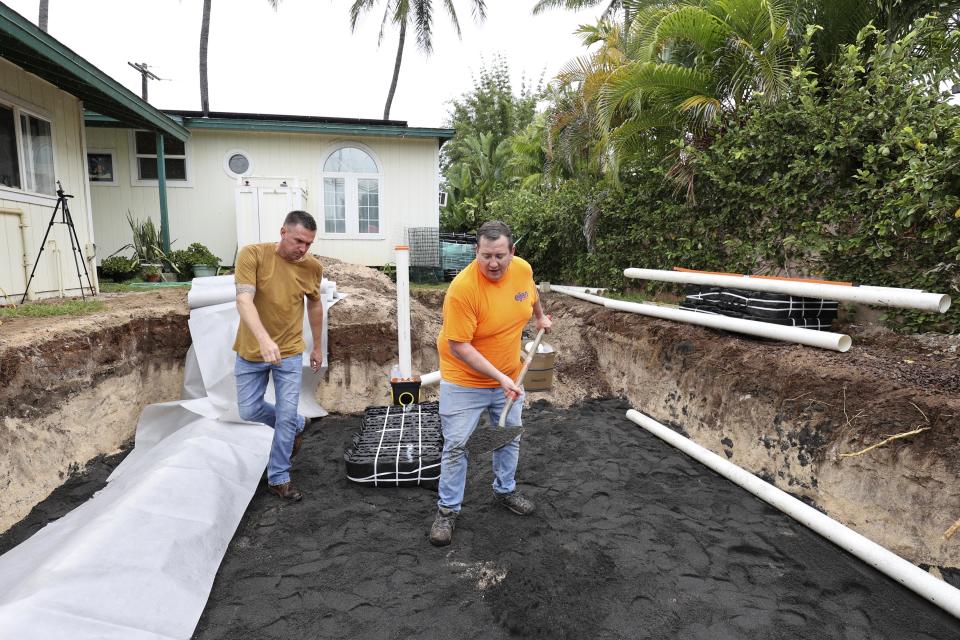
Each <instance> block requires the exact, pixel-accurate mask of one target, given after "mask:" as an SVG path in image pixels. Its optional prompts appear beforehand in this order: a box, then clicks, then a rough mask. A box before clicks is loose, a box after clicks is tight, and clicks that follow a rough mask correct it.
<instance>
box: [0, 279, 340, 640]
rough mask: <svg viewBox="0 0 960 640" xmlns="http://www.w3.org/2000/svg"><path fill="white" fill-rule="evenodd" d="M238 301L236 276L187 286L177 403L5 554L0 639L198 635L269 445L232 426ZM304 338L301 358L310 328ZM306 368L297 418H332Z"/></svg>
mask: <svg viewBox="0 0 960 640" xmlns="http://www.w3.org/2000/svg"><path fill="white" fill-rule="evenodd" d="M233 290H234V285H233V277H232V276H218V277H215V278H197V279H195V280H194V282H193V287H192V289H191V291H190V295H189V296H188V299H189V301H190V307H191V312H190V321H189V326H190V335H191V338H192V340H193V345H192V346H191V348H190V351H189V352H188V354H187V358H186V363H185V366H184V386H183V399H182V400H177V401H173V402H165V403H160V404H153V405H150V406H148V407H146V408H145V409H144V411H143V413H142V414H141V416H140V421H139V423H138V424H137V432H136V442H135V446H134V449H133V451H132V452H131V453H130V455H128V456H127V457H126V458H125V459H124V461H123V462H122V463H121V464H120V465H119V466H118V467H117V468H116V469H115V470H114V472H113V473H112V474H111V476H110V478H109V479H108V484H107V486H106V487H105V488H104V489H102V490H101V491H99V492H98V493H97V494H96V495H95V496H94V497H93V498H92V499H90V500H89V501H87V502H86V503H84V504H82V505H81V506H79V507H77V508H76V509H74V510H73V511H72V512H70V513H69V514H67V515H66V516H64V517H63V518H61V519H59V520H57V521H55V522H52V523H50V524H49V525H47V526H46V527H44V528H43V529H41V530H40V531H39V532H37V533H36V534H35V535H34V536H33V537H31V538H29V539H28V540H26V541H25V542H23V543H22V544H20V545H19V546H17V547H15V548H14V549H11V550H10V551H9V552H8V553H6V554H4V555H3V556H0V638H4V639H5V638H17V639H18V640H32V639H36V640H47V639H49V638H71V639H74V640H84V639H91V640H92V639H94V638H97V639H104V640H167V639H184V640H186V639H188V638H190V637H191V636H192V635H193V632H194V629H195V628H196V625H197V621H198V620H199V619H200V614H201V613H202V612H203V608H204V606H205V605H206V602H207V598H208V597H209V595H210V588H211V587H212V586H213V580H214V577H215V576H216V573H217V569H218V568H219V567H220V563H221V561H222V560H223V555H224V553H225V552H226V550H227V545H228V544H229V542H230V539H231V538H232V537H233V534H234V532H235V531H236V528H237V525H238V524H239V522H240V518H241V517H242V516H243V513H244V511H245V510H246V508H247V505H248V504H249V502H250V498H251V497H252V496H253V493H254V491H255V490H256V487H257V484H258V483H259V482H260V479H261V477H262V476H263V471H264V469H265V468H266V464H267V458H268V456H269V453H270V444H271V442H272V440H273V430H272V429H270V428H269V427H267V426H264V425H262V424H251V423H245V422H242V421H240V420H239V418H237V410H236V386H235V384H234V380H233V365H234V362H235V357H236V356H235V354H234V352H233V351H232V346H233V339H234V336H235V335H236V328H237V325H238V323H239V316H238V314H237V310H236V305H235V303H234V295H233ZM321 290H322V291H323V292H324V316H325V320H326V311H327V309H328V308H329V306H330V305H332V304H334V303H335V302H336V301H337V300H339V299H340V298H341V297H342V296H340V295H338V294H337V293H336V287H335V283H330V282H329V281H324V287H322V289H321ZM304 337H305V338H306V339H307V342H308V345H307V352H308V353H309V351H310V349H311V345H310V342H311V339H310V338H311V336H310V328H309V325H307V324H306V319H305V326H304ZM325 339H326V322H324V340H325ZM324 354H326V350H324ZM305 361H306V362H305V372H304V373H305V375H304V382H303V387H302V389H301V394H300V413H301V414H303V415H305V416H307V417H317V416H322V415H326V412H325V411H324V410H323V407H321V406H320V405H319V404H318V403H317V402H316V400H315V390H316V388H317V384H318V382H319V375H318V374H314V373H313V372H312V371H310V369H309V358H305ZM324 364H326V355H324ZM268 393H269V394H270V395H269V397H270V398H272V393H273V390H272V385H271V388H270V389H269V390H268Z"/></svg>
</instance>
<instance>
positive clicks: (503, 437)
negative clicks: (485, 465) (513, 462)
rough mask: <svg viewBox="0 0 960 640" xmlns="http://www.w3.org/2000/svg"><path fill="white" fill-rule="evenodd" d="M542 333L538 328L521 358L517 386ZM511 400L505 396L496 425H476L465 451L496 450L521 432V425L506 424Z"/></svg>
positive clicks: (481, 451) (525, 371) (474, 453)
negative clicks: (523, 356) (527, 350)
mask: <svg viewBox="0 0 960 640" xmlns="http://www.w3.org/2000/svg"><path fill="white" fill-rule="evenodd" d="M543 333H544V329H540V331H538V332H537V337H536V339H534V341H533V346H532V347H530V350H529V352H528V353H527V356H526V358H524V360H523V366H522V367H521V368H520V375H519V376H517V379H516V383H517V386H518V387H519V386H522V385H523V379H524V378H525V377H526V375H527V369H529V368H530V363H531V362H533V357H534V356H535V355H536V354H537V351H538V350H539V348H540V341H541V340H543ZM513 402H514V401H513V399H512V398H507V402H506V404H504V405H503V411H501V412H500V421H499V424H498V425H497V426H496V427H484V426H478V427H477V428H476V429H475V430H474V432H473V435H472V436H470V440H469V441H468V442H467V451H469V452H470V453H471V454H473V455H476V454H483V453H488V452H490V451H496V450H497V449H499V448H500V447H503V446H505V445H506V444H508V443H509V442H510V441H511V440H513V439H514V438H516V437H517V436H519V435H520V434H522V433H523V427H507V426H506V425H507V415H508V414H509V413H510V409H511V408H512V407H513Z"/></svg>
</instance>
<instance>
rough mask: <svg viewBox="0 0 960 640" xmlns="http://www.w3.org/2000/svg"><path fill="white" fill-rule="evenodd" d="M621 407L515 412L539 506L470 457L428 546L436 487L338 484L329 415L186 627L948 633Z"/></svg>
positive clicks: (690, 636) (574, 635) (506, 633)
mask: <svg viewBox="0 0 960 640" xmlns="http://www.w3.org/2000/svg"><path fill="white" fill-rule="evenodd" d="M627 408H628V407H627V406H626V405H624V404H623V403H622V402H619V401H600V402H591V403H588V404H586V405H583V406H581V407H578V408H576V409H575V410H570V411H566V410H560V409H557V408H555V407H552V406H550V405H546V404H542V403H537V404H535V405H534V406H533V407H530V408H528V410H527V411H526V425H527V433H526V435H525V436H524V444H523V448H522V451H521V460H520V474H521V480H522V482H523V484H524V486H525V488H526V490H527V492H528V494H529V495H530V496H531V497H532V498H533V499H535V500H536V501H537V503H538V506H539V510H538V512H537V513H536V514H535V515H534V516H532V517H530V518H526V519H524V518H521V517H519V516H515V515H513V514H511V513H509V512H507V511H505V510H502V508H499V507H496V506H494V505H493V504H492V502H491V496H490V481H491V471H490V468H489V465H490V463H489V459H490V456H489V454H488V455H486V456H484V457H483V459H474V461H473V464H472V465H471V469H470V478H469V484H468V487H467V496H466V501H465V505H464V511H463V514H462V515H461V517H460V520H459V523H458V526H457V530H456V533H455V536H454V542H453V545H451V546H450V547H447V548H442V549H437V548H434V547H431V546H430V545H429V543H428V542H427V530H428V528H429V526H430V522H431V521H432V518H433V514H434V508H435V507H434V504H435V501H436V494H435V493H433V492H430V491H427V490H424V489H415V488H413V489H399V490H398V489H374V488H367V487H361V486H358V485H354V484H350V483H348V482H347V480H346V479H345V477H344V471H343V462H342V459H341V455H342V451H343V448H344V446H345V445H346V443H347V441H348V440H349V438H350V436H351V435H352V433H353V432H354V431H356V430H357V428H358V425H359V418H358V417H328V418H325V419H324V420H323V421H321V423H320V425H319V426H318V427H316V428H314V429H313V430H312V431H311V432H310V433H309V434H308V435H307V437H306V440H305V443H304V448H303V450H302V451H301V452H300V455H299V456H298V458H297V459H296V460H295V472H294V481H296V482H298V483H299V484H300V486H301V487H302V488H303V490H304V492H305V498H304V500H303V502H301V503H297V504H281V503H279V501H278V500H277V499H276V498H275V497H273V496H270V495H268V494H267V493H266V492H265V491H264V490H263V489H262V488H261V489H260V490H259V491H258V492H257V494H256V496H255V497H254V499H253V501H252V503H251V505H250V508H249V510H248V512H247V514H246V516H245V517H244V519H243V521H242V522H241V524H240V527H239V530H238V531H237V534H236V536H235V538H234V540H233V542H232V544H231V546H230V549H229V551H228V552H227V556H226V558H225V560H224V563H223V565H222V567H221V569H220V572H219V574H218V576H217V580H216V583H215V584H214V588H213V592H212V594H211V596H210V601H209V603H208V605H207V608H206V611H205V612H204V614H203V618H202V619H201V621H200V624H199V627H198V629H197V633H196V635H195V637H196V638H198V639H203V640H210V639H223V640H242V639H246V638H250V639H253V638H256V639H270V638H277V639H281V638H282V639H283V640H294V639H300V638H310V639H315V638H330V639H334V638H335V639H338V640H340V639H356V640H376V639H391V640H392V639H406V638H417V639H424V640H426V639H437V640H454V639H460V638H491V639H495V638H512V637H517V638H532V639H550V640H558V639H564V638H569V639H577V640H580V639H590V640H593V639H605V638H610V639H612V638H631V639H632V638H649V639H667V638H670V639H673V638H677V639H682V640H727V639H729V640H744V639H756V640H780V639H798V640H799V639H803V640H819V639H833V638H836V639H841V640H857V639H863V640H884V639H887V640H912V639H930V640H932V639H937V640H952V639H956V638H960V621H958V620H956V619H954V618H953V617H951V616H950V615H949V614H947V613H945V612H943V611H942V610H940V609H938V608H937V607H935V606H933V605H931V604H929V603H927V602H926V601H925V600H923V599H921V598H920V597H918V596H916V595H914V594H913V593H912V592H910V591H908V590H907V589H905V588H903V587H901V586H899V585H898V584H896V583H895V582H893V581H892V580H890V579H888V578H887V577H885V576H884V575H882V574H880V573H878V572H876V571H874V570H872V569H870V568H868V567H867V566H865V565H864V564H863V563H861V562H860V561H859V560H857V559H855V558H853V557H852V556H849V555H847V554H846V553H845V552H843V551H841V550H840V549H839V548H837V547H835V546H834V545H832V544H831V543H829V542H827V541H825V540H823V539H822V538H820V537H819V536H817V535H816V534H814V533H812V532H810V531H808V530H807V529H805V528H803V527H802V526H800V525H798V524H796V523H795V522H793V521H792V520H790V519H789V518H787V517H786V516H783V515H782V514H780V513H779V512H778V511H775V510H774V509H772V508H770V507H768V506H766V505H765V504H764V503H762V502H760V501H759V500H757V499H756V498H754V497H753V496H751V495H749V494H747V493H746V492H744V491H742V490H741V489H739V488H738V487H736V486H735V485H732V484H731V483H729V482H728V481H726V480H725V479H723V478H721V477H719V476H717V475H715V474H713V473H712V472H711V471H709V470H707V469H706V468H704V467H702V466H701V465H700V464H699V463H696V462H694V461H692V460H690V459H688V458H687V457H686V456H684V455H683V454H681V453H679V452H678V451H676V450H675V449H673V448H671V447H669V446H667V445H665V444H663V443H662V442H661V441H659V440H657V439H656V438H654V437H653V436H651V435H649V434H647V433H646V432H645V431H643V430H642V429H640V428H639V427H637V426H635V425H634V424H633V423H631V422H629V421H628V420H626V418H624V413H625V411H626V409H627ZM88 485H89V486H90V488H91V489H92V488H93V485H92V484H89V483H88ZM197 490H198V491H202V490H203V488H202V487H198V488H197ZM77 491H78V490H75V491H74V492H73V493H70V494H69V495H67V496H66V497H65V498H64V499H75V495H76V493H77ZM46 513H49V514H54V513H55V511H54V510H51V509H48V510H47V511H46ZM6 541H7V540H6V536H4V538H3V539H0V543H3V542H6Z"/></svg>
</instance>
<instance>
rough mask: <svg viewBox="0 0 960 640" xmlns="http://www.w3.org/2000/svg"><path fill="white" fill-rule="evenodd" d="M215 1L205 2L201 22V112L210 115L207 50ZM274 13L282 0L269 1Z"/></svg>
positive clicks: (208, 0) (205, 0) (204, 0)
mask: <svg viewBox="0 0 960 640" xmlns="http://www.w3.org/2000/svg"><path fill="white" fill-rule="evenodd" d="M212 2H213V0H203V17H202V18H201V21H200V111H202V112H203V115H204V117H206V116H208V115H210V90H209V83H208V81H207V49H208V44H209V41H210V9H211V4H212ZM267 2H268V3H269V4H270V6H271V7H272V8H273V10H274V11H276V10H277V7H279V6H280V0H267Z"/></svg>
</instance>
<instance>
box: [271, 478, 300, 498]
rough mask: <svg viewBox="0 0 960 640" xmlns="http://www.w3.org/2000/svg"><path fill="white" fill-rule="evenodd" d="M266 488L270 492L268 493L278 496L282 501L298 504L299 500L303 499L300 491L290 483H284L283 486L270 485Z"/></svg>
mask: <svg viewBox="0 0 960 640" xmlns="http://www.w3.org/2000/svg"><path fill="white" fill-rule="evenodd" d="M267 488H268V489H269V490H270V493H272V494H274V495H276V496H279V497H281V498H283V499H284V500H289V501H291V502H299V501H300V500H301V499H303V494H302V493H300V490H299V489H297V488H296V487H295V486H293V483H291V482H285V483H283V484H271V485H267Z"/></svg>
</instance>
